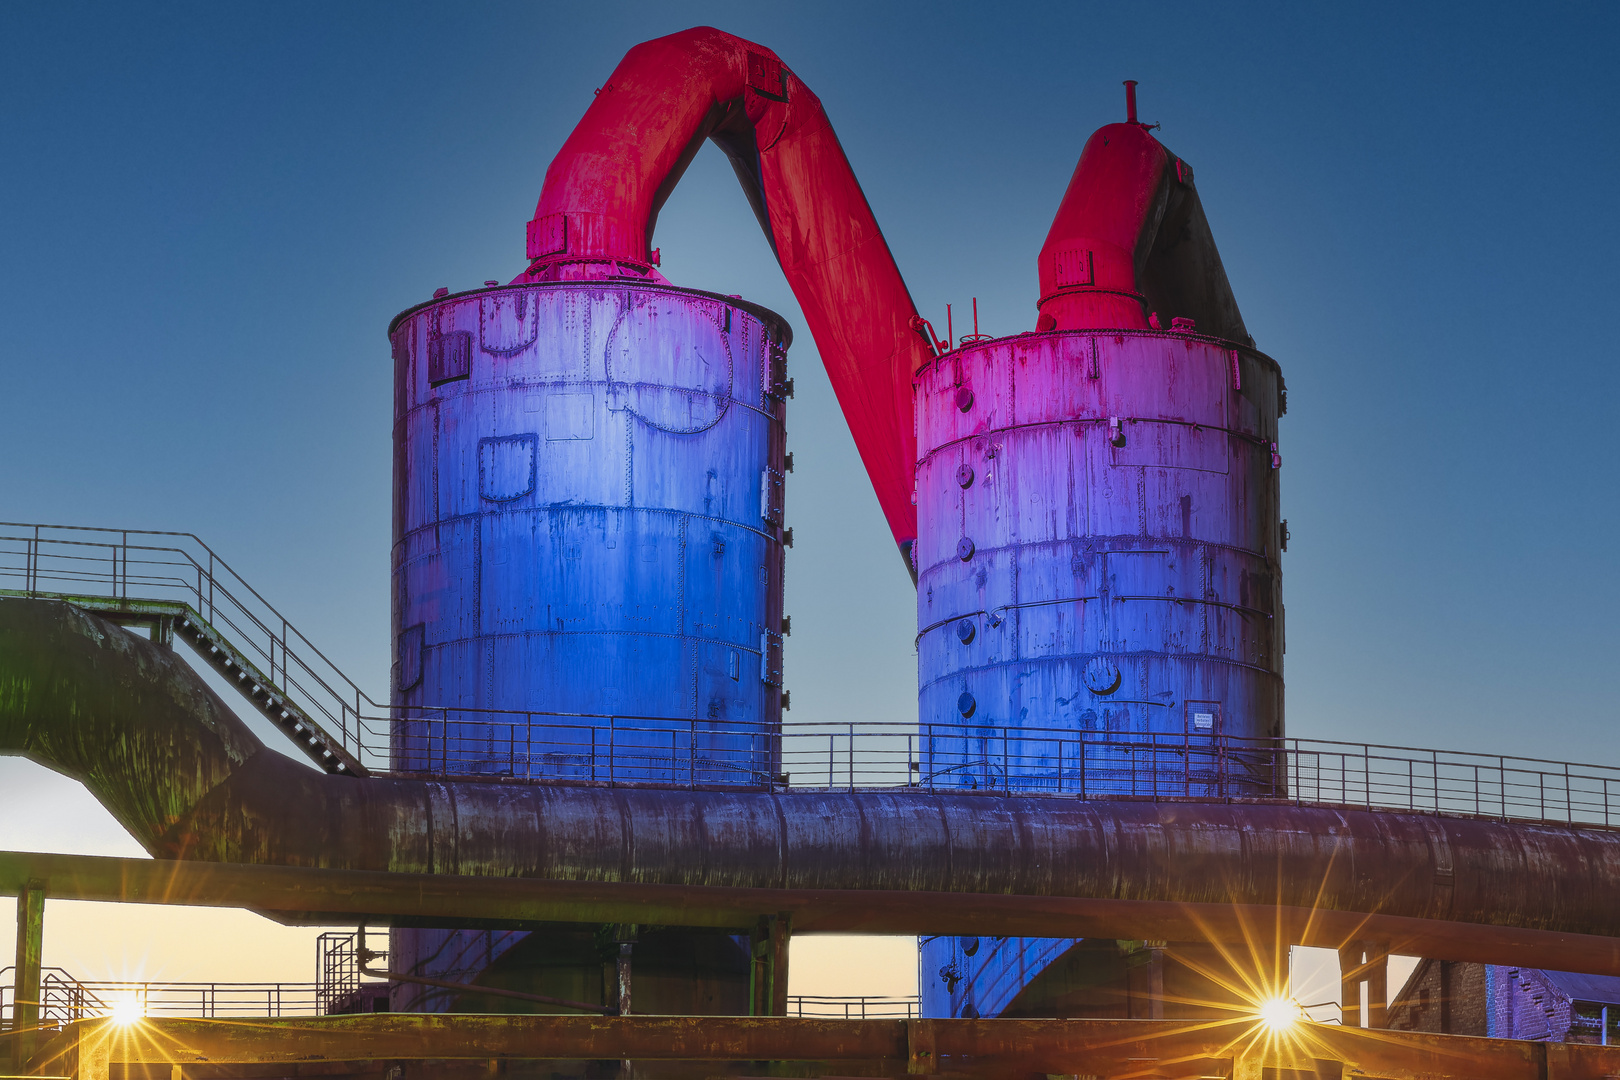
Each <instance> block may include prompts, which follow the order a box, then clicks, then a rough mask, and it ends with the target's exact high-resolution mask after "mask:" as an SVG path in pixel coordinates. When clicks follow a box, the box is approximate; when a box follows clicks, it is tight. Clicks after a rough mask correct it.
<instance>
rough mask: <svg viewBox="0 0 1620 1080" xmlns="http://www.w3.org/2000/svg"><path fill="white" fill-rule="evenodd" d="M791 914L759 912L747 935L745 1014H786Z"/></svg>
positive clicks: (791, 926) (791, 931) (791, 927)
mask: <svg viewBox="0 0 1620 1080" xmlns="http://www.w3.org/2000/svg"><path fill="white" fill-rule="evenodd" d="M792 934H793V915H792V914H791V913H790V912H786V911H784V912H781V913H779V914H777V915H761V916H760V918H759V921H758V922H757V923H756V924H755V926H754V932H753V934H751V935H750V937H749V945H750V948H749V957H750V961H749V962H750V967H749V982H748V1015H750V1016H786V1015H787V986H788V940H789V938H791V937H792Z"/></svg>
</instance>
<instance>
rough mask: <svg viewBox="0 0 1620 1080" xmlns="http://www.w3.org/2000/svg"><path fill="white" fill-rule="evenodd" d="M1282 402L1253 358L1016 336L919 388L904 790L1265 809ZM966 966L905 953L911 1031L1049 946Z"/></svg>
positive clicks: (954, 1010) (927, 377)
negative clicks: (912, 975) (913, 966)
mask: <svg viewBox="0 0 1620 1080" xmlns="http://www.w3.org/2000/svg"><path fill="white" fill-rule="evenodd" d="M1282 394H1283V387H1282V380H1281V375H1280V372H1279V370H1278V368H1277V365H1276V364H1275V362H1273V361H1272V360H1271V359H1270V358H1268V357H1266V356H1264V355H1263V354H1260V353H1258V352H1256V351H1254V350H1253V349H1252V348H1249V347H1247V346H1242V345H1238V344H1235V343H1232V342H1228V341H1222V340H1219V339H1215V338H1210V337H1205V336H1202V335H1199V334H1197V333H1193V332H1190V331H1189V332H1185V333H1177V332H1169V331H1164V332H1161V331H1156V330H1125V329H1120V330H1098V331H1069V332H1054V333H1032V334H1023V335H1019V336H1017V337H1011V338H1002V339H998V340H993V341H986V342H977V343H973V344H971V345H969V346H967V347H964V348H960V349H958V350H956V351H954V352H950V353H947V354H945V355H943V356H941V357H939V358H937V359H936V360H935V361H933V362H932V363H930V364H929V365H928V366H927V367H925V368H924V369H923V370H922V371H921V372H919V373H918V377H917V380H916V397H915V407H916V416H917V433H918V457H919V463H918V469H917V511H918V540H917V545H916V560H917V571H918V590H917V625H918V644H917V649H918V700H919V706H920V718H919V723H920V752H919V763H918V764H919V770H920V772H919V775H920V777H921V780H922V782H923V783H925V784H931V785H933V786H936V787H937V786H948V787H953V788H961V787H970V788H978V789H982V790H1004V789H1007V788H1009V787H1010V788H1012V789H1014V790H1019V789H1022V790H1025V791H1046V792H1050V793H1052V794H1054V795H1058V794H1062V795H1068V794H1074V795H1082V796H1085V795H1090V796H1097V795H1102V796H1107V795H1136V796H1150V797H1160V798H1165V797H1175V796H1182V797H1187V796H1192V797H1206V798H1207V797H1212V796H1213V797H1220V796H1227V795H1266V794H1275V793H1277V785H1278V777H1277V775H1276V769H1275V761H1276V757H1275V754H1274V753H1273V752H1272V745H1273V743H1272V741H1273V740H1275V739H1276V738H1278V737H1280V736H1281V735H1282V732H1283V714H1282V709H1283V680H1282V653H1283V633H1282V615H1283V611H1282V604H1281V600H1280V595H1281V593H1280V589H1281V582H1280V567H1279V562H1278V552H1279V548H1280V544H1281V539H1282V537H1281V523H1280V521H1279V519H1278V484H1277V465H1278V463H1279V458H1278V457H1277V451H1276V439H1277V417H1278V415H1279V413H1280V411H1281V409H1282V400H1283V399H1282ZM973 950H974V951H973V955H972V956H971V957H969V956H968V955H967V954H966V952H965V951H964V944H963V943H962V942H960V941H958V940H957V939H954V938H938V939H934V940H932V941H929V942H926V943H924V945H923V948H922V962H921V974H922V979H921V982H922V993H923V996H924V1004H925V1013H926V1014H928V1015H936V1016H941V1015H951V1016H959V1015H963V1010H964V1009H967V1010H968V1012H969V1014H970V1015H973V1014H978V1015H996V1014H997V1013H999V1012H1001V1011H1003V1009H1004V1008H1005V1007H1007V1006H1008V1005H1009V1004H1011V1003H1012V1001H1013V1000H1014V999H1015V998H1016V997H1017V995H1018V993H1019V992H1020V991H1021V990H1022V988H1023V986H1024V985H1025V984H1026V983H1027V982H1028V979H1029V978H1031V977H1033V976H1034V974H1036V973H1037V972H1038V971H1039V970H1040V968H1041V967H1042V966H1044V963H1045V959H1044V957H1045V954H1046V953H1047V952H1049V951H1050V945H1049V944H1047V943H1043V942H1041V941H1035V940H1021V939H1007V940H1003V941H989V940H987V941H985V942H982V943H974V945H973ZM976 990H977V991H978V992H979V996H980V997H981V998H982V999H981V1000H975V993H976ZM992 999H993V1000H992Z"/></svg>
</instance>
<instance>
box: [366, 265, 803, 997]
mask: <svg viewBox="0 0 1620 1080" xmlns="http://www.w3.org/2000/svg"><path fill="white" fill-rule="evenodd" d="M390 338H391V341H392V344H393V355H394V494H395V501H394V546H393V584H394V596H393V622H394V626H393V630H394V640H395V642H396V645H397V652H396V657H395V666H394V680H393V683H394V688H393V705H394V720H393V723H392V731H391V742H392V745H391V754H392V768H393V769H394V770H396V771H407V772H417V771H421V772H432V773H438V774H451V775H479V776H491V777H494V776H510V777H514V778H518V779H532V780H548V779H549V780H568V781H588V782H589V781H594V782H605V783H635V782H655V783H672V782H673V783H696V784H750V785H755V784H761V783H769V782H770V781H771V779H772V778H773V777H774V776H775V775H776V773H777V772H778V771H779V767H780V766H779V758H780V727H781V704H782V691H781V634H780V631H781V628H782V571H783V545H782V542H783V531H782V505H783V504H782V499H783V474H784V472H785V470H786V463H785V429H784V417H785V410H784V402H783V397H784V388H783V386H782V383H783V382H784V380H785V354H786V348H787V344H788V329H787V326H786V324H785V323H784V322H783V321H782V320H781V319H780V318H779V317H778V316H776V315H774V314H773V313H771V312H769V311H766V310H764V309H762V308H759V307H756V306H753V305H750V304H746V303H743V302H742V301H740V300H738V299H736V298H730V297H724V296H717V295H713V294H709V293H702V292H694V291H691V290H686V289H677V288H673V287H669V286H666V285H657V284H651V283H644V282H640V281H634V282H632V281H614V280H607V281H578V282H566V283H547V284H522V285H509V286H499V287H489V288H485V289H480V290H476V291H472V292H467V293H460V294H457V295H453V296H442V297H436V298H435V299H434V300H433V301H432V302H430V303H427V304H423V305H421V306H419V307H415V308H412V309H410V310H409V311H406V312H405V313H403V314H402V315H400V316H399V317H398V318H397V319H396V320H395V322H394V324H393V325H392V326H391V327H390ZM463 939H465V940H463ZM519 939H521V935H512V934H500V935H492V934H484V933H471V932H459V933H455V934H451V933H448V932H441V931H400V932H396V934H395V935H394V940H393V948H394V949H395V952H396V954H397V955H396V956H395V959H394V962H395V964H396V965H398V964H403V965H404V967H403V968H401V970H412V969H413V968H414V969H415V970H416V971H417V973H418V974H425V975H428V976H431V977H434V978H441V979H443V978H449V979H453V980H462V979H468V978H471V977H472V976H474V975H476V974H477V973H478V972H479V971H481V970H483V969H484V968H487V967H488V966H489V965H490V964H492V963H494V962H495V961H496V960H497V959H498V958H499V957H500V956H501V955H502V954H503V953H505V952H506V951H507V950H508V949H509V948H510V947H511V946H512V945H514V944H515V943H516V942H517V941H518V940H519ZM728 940H729V939H728ZM742 962H744V961H739V963H742ZM568 979H574V977H573V976H568ZM575 982H577V979H574V982H567V980H565V983H566V985H567V986H568V988H569V989H571V990H572V991H573V992H578V987H577V986H575V985H574V983H575ZM435 996H438V997H444V996H445V995H442V994H441V995H434V994H432V993H430V994H429V995H428V998H429V999H430V1000H429V1003H428V1005H427V1007H433V1006H432V1004H431V999H432V998H433V997H435ZM561 996H569V994H567V993H565V994H563V995H561ZM484 1004H485V1005H487V1004H488V1003H487V1002H485V1003H484Z"/></svg>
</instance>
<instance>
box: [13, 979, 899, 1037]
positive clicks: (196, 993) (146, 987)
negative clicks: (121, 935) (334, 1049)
mask: <svg viewBox="0 0 1620 1080" xmlns="http://www.w3.org/2000/svg"><path fill="white" fill-rule="evenodd" d="M11 974H12V969H11V968H9V967H8V968H0V982H3V985H0V1030H10V1026H11V1016H12V993H13V990H12V986H11ZM371 985H381V984H372V983H360V982H356V984H355V985H354V986H353V987H352V988H351V991H350V992H351V993H353V992H358V991H359V989H360V988H361V987H362V986H371ZM40 997H41V999H42V1000H41V1002H40V1006H41V1008H40V1022H41V1023H42V1024H45V1025H47V1026H56V1025H58V1024H69V1023H73V1022H75V1021H78V1020H88V1019H94V1018H97V1017H102V1016H112V1015H115V1014H119V1015H128V1016H132V1017H135V1016H140V1017H145V1016H154V1017H162V1016H175V1017H197V1018H201V1019H215V1018H227V1017H265V1016H319V1015H323V1014H326V1013H329V1012H331V1011H333V1008H334V1007H341V1006H342V1004H343V1002H342V1001H340V1000H336V999H334V1000H333V1001H331V1002H330V1003H328V1002H326V1001H324V1000H322V998H323V994H322V987H321V984H320V983H275V982H269V983H251V982H152V981H128V982H124V981H117V980H88V981H87V980H82V979H76V978H74V977H73V976H72V975H70V974H68V972H67V971H66V970H64V969H62V968H56V967H51V968H46V969H44V972H43V973H42V978H41V981H40ZM787 1014H788V1015H789V1016H810V1017H836V1018H839V1019H844V1020H882V1019H889V1018H907V1019H909V1018H913V1017H916V1016H917V1015H918V1012H917V998H916V997H915V996H911V997H890V996H870V995H868V996H861V997H829V996H823V995H814V994H796V995H793V996H791V997H789V998H788V1013H787Z"/></svg>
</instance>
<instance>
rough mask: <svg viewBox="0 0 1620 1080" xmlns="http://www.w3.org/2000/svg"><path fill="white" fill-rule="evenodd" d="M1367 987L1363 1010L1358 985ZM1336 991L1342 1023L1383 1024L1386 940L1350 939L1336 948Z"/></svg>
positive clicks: (1386, 987)
mask: <svg viewBox="0 0 1620 1080" xmlns="http://www.w3.org/2000/svg"><path fill="white" fill-rule="evenodd" d="M1363 986H1365V987H1366V988H1367V1007H1366V1012H1365V1014H1364V1013H1363V1011H1362V1005H1361V988H1362V987H1363ZM1339 992H1340V994H1341V995H1342V997H1341V1001H1342V1002H1343V1010H1344V1026H1345V1027H1356V1028H1363V1027H1364V1028H1383V1027H1386V1026H1387V1025H1388V1019H1389V943H1388V942H1387V941H1352V942H1350V943H1348V944H1347V945H1345V946H1343V947H1341V948H1340V949H1339Z"/></svg>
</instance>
